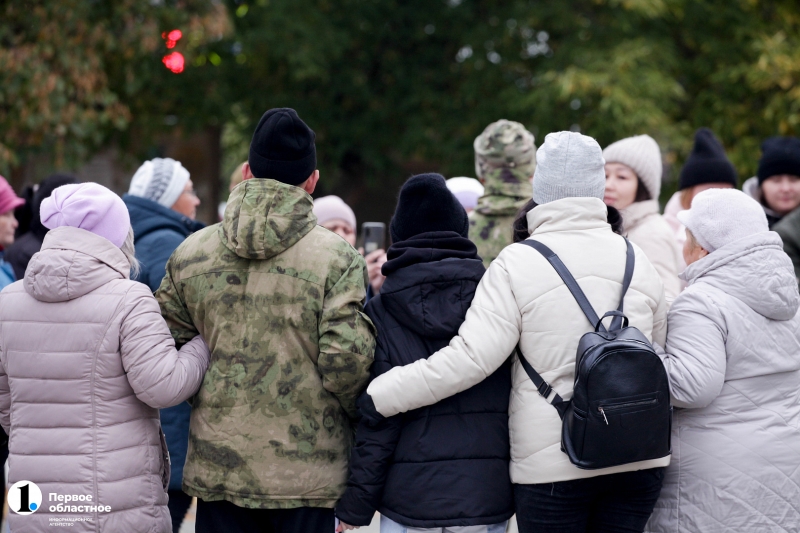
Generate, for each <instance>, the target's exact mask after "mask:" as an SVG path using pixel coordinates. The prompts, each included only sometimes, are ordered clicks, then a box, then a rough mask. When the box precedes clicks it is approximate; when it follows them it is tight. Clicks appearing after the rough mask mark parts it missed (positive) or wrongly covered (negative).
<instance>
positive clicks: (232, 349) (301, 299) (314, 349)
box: [156, 109, 375, 533]
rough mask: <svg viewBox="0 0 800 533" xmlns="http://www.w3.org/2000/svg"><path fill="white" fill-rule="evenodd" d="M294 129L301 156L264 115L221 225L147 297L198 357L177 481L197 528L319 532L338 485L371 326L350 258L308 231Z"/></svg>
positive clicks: (355, 257) (184, 254) (281, 122)
mask: <svg viewBox="0 0 800 533" xmlns="http://www.w3.org/2000/svg"><path fill="white" fill-rule="evenodd" d="M303 129H305V130H307V132H309V133H308V134H309V135H310V143H311V149H313V148H314V147H313V142H314V139H313V132H311V130H310V129H308V128H307V126H306V125H305V124H304V123H303V122H302V121H301V120H300V119H299V117H297V114H296V113H294V111H293V110H286V109H281V110H271V111H269V112H267V113H266V114H265V115H264V117H263V118H262V119H261V122H260V123H259V126H258V128H257V129H256V133H255V134H254V136H253V142H252V144H251V151H250V164H248V165H245V168H244V173H245V181H243V182H242V183H241V184H240V185H238V186H237V187H236V188H235V189H234V190H233V192H232V193H231V196H230V199H229V201H228V205H227V207H226V209H225V216H224V220H223V221H222V223H220V224H216V225H214V226H210V227H208V228H206V229H204V230H202V231H199V232H197V233H195V234H194V235H192V236H191V237H189V238H188V239H187V240H186V241H184V243H183V244H182V245H181V246H180V247H179V248H178V249H177V250H176V251H175V253H174V254H173V255H172V257H171V258H170V260H169V262H168V263H167V268H166V271H167V272H166V276H165V277H164V280H163V282H162V284H161V287H160V288H159V290H158V292H157V294H156V297H157V299H158V301H159V303H160V305H161V309H162V313H163V315H164V317H165V319H166V320H167V323H168V325H169V327H170V330H171V332H172V335H173V336H174V338H175V340H176V342H177V344H178V345H181V344H183V343H185V342H187V341H188V340H190V339H191V338H192V337H193V336H194V335H196V334H197V333H200V334H201V335H202V336H203V338H204V339H205V340H206V342H207V343H208V345H209V347H210V349H211V352H212V356H211V364H210V366H209V369H208V372H207V373H206V376H205V380H204V381H203V385H202V387H201V388H200V391H199V392H198V393H197V395H196V396H195V397H194V398H193V408H194V409H193V411H192V419H191V427H190V436H189V449H188V454H187V460H186V466H185V470H184V481H183V488H184V491H185V492H187V493H188V494H191V495H193V496H196V497H198V498H199V499H200V501H199V504H198V517H197V531H198V532H202V531H225V532H228V531H232V532H239V531H241V532H246V531H251V530H252V531H256V530H258V531H260V530H261V529H256V528H258V527H261V526H260V525H259V524H264V523H271V524H272V526H273V528H274V529H273V530H274V531H277V532H289V531H292V532H294V531H304V532H306V531H307V532H311V533H314V532H316V531H325V532H326V533H330V532H331V531H333V521H334V516H333V509H332V508H333V507H334V505H335V503H336V501H337V499H338V498H339V497H341V495H342V494H343V492H344V488H345V485H346V482H347V467H348V457H349V454H350V447H351V444H352V442H353V429H352V425H351V421H352V420H353V419H354V417H355V416H356V410H355V400H356V397H357V395H358V394H359V392H360V391H361V390H362V388H363V387H364V385H365V384H366V382H367V380H368V377H369V368H370V365H371V363H372V357H373V351H374V347H375V341H374V327H373V325H372V323H371V322H370V320H369V318H367V316H366V315H365V314H363V308H362V302H363V300H364V297H365V294H366V293H365V287H366V284H367V281H366V280H367V277H366V276H367V273H366V265H365V263H364V259H363V258H362V257H361V255H359V254H358V252H356V250H354V249H353V247H352V246H350V245H349V244H348V243H347V242H346V241H344V240H343V239H342V238H341V237H339V236H337V235H336V234H334V233H332V232H330V231H328V230H326V229H324V228H322V227H321V226H317V224H316V222H317V221H316V217H315V216H314V214H313V212H312V208H313V202H312V199H311V196H309V193H310V192H313V189H314V186H315V185H316V180H317V179H318V177H319V173H318V171H317V170H315V166H316V157H314V158H313V163H310V162H308V161H305V162H303V163H301V164H297V161H298V160H302V159H303V156H304V154H305V152H304V151H303V150H304V149H303V148H302V145H303V139H302V135H301V136H300V137H301V139H300V141H298V140H297V139H296V138H294V137H297V134H296V132H297V131H301V130H303ZM287 137H288V140H287ZM305 141H308V139H305ZM298 144H299V145H300V146H301V148H300V149H299V150H300V152H299V153H295V152H297V150H298V148H297V145H298ZM276 145H277V148H276ZM305 150H306V151H308V149H307V148H306V149H305ZM281 151H283V152H284V153H283V154H282V153H281ZM260 154H267V156H264V155H260ZM279 157H283V158H284V159H290V158H291V160H290V161H289V163H290V164H283V163H284V162H283V161H276V159H277V158H279ZM279 163H280V164H279ZM310 165H313V166H310ZM309 168H310V169H311V170H309ZM307 171H308V172H307ZM309 175H310V177H309V178H308V179H307V180H306V181H304V182H301V183H299V184H298V183H297V182H298V181H299V180H300V179H301V178H302V176H309ZM269 176H273V177H275V179H260V178H267V177H269ZM295 185H297V186H295ZM242 524H245V525H242ZM250 526H252V527H250Z"/></svg>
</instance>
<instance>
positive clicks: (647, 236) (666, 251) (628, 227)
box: [622, 200, 685, 302]
mask: <svg viewBox="0 0 800 533" xmlns="http://www.w3.org/2000/svg"><path fill="white" fill-rule="evenodd" d="M622 224H623V226H624V227H625V234H626V236H627V237H628V239H630V241H631V242H632V243H634V244H637V245H638V246H639V248H641V249H642V251H643V252H644V253H645V255H646V256H647V258H648V259H649V260H650V262H651V263H652V264H653V266H654V267H655V268H656V272H658V275H659V276H661V281H662V282H663V283H664V293H665V294H666V296H667V301H668V302H672V300H674V299H675V297H677V296H678V294H679V293H680V292H681V281H680V279H679V278H678V274H680V273H681V271H682V270H683V267H684V266H685V265H684V264H683V257H682V253H681V250H680V248H678V243H677V241H676V240H675V236H674V234H673V231H672V229H671V228H670V226H669V224H667V221H666V220H664V217H662V216H661V214H659V207H658V200H646V201H644V202H635V203H633V204H631V205H629V206H628V207H627V208H626V209H624V210H622Z"/></svg>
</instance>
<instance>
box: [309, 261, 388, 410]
mask: <svg viewBox="0 0 800 533" xmlns="http://www.w3.org/2000/svg"><path fill="white" fill-rule="evenodd" d="M354 256H355V257H354V258H353V260H352V261H351V262H350V265H349V266H348V267H347V268H346V269H345V271H344V272H343V273H342V275H341V277H340V278H339V279H338V280H335V282H334V284H333V286H332V287H331V289H330V290H328V292H326V293H325V299H324V301H323V304H322V314H321V316H320V320H319V351H320V353H319V359H318V361H317V368H318V370H319V373H320V375H321V376H322V385H323V387H325V390H327V391H329V392H331V393H332V394H334V395H335V396H336V398H337V399H338V400H339V403H340V404H341V405H342V408H344V410H345V412H347V414H348V416H350V417H351V418H352V419H353V420H355V419H356V398H357V397H358V394H359V393H360V392H361V390H362V389H363V388H364V386H365V385H366V384H367V381H368V380H369V369H370V365H371V364H372V358H373V353H374V351H375V326H373V324H372V321H371V320H370V319H369V318H368V317H367V315H366V314H364V310H363V306H362V302H363V301H364V297H365V295H366V289H365V287H366V285H367V266H366V263H364V258H363V257H361V255H357V254H355V253H354Z"/></svg>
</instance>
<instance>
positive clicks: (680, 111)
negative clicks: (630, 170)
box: [0, 0, 800, 217]
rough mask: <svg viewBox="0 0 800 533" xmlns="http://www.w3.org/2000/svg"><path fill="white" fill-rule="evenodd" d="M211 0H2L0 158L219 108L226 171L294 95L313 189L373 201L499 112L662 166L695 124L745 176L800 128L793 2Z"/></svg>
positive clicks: (186, 119) (451, 157) (387, 202)
mask: <svg viewBox="0 0 800 533" xmlns="http://www.w3.org/2000/svg"><path fill="white" fill-rule="evenodd" d="M221 1H223V0H182V1H177V0H155V1H154V0H151V1H149V2H135V1H132V0H120V1H118V2H114V3H107V2H99V1H77V0H63V1H61V2H45V1H38V2H23V3H18V2H13V3H7V4H6V7H4V8H2V9H3V10H4V13H3V14H2V15H3V20H4V24H3V25H0V44H2V48H0V72H3V74H2V76H3V80H2V84H0V167H2V165H3V162H5V164H6V165H8V164H9V162H11V164H17V163H19V162H20V160H21V158H24V154H25V153H26V150H29V149H33V148H39V149H41V147H44V149H45V150H51V151H53V152H54V153H56V154H60V155H58V157H67V155H68V154H75V156H76V157H77V158H81V157H85V155H86V154H87V153H90V152H91V150H92V149H93V148H94V147H96V146H99V145H101V144H102V143H104V142H107V141H108V140H109V139H110V138H112V137H114V136H116V137H115V138H122V139H127V141H128V142H129V146H130V149H131V150H139V151H141V150H142V149H143V146H145V147H146V145H147V142H148V139H151V138H153V137H154V136H155V135H157V134H158V132H159V131H163V130H164V129H165V128H168V127H171V126H170V124H176V123H177V125H179V126H182V127H185V128H187V129H192V128H198V127H203V126H206V125H209V124H212V125H216V126H222V125H223V124H224V126H225V127H224V134H223V147H224V149H225V151H226V154H227V159H226V164H225V165H224V168H223V169H221V171H222V174H224V175H227V173H228V172H230V171H231V170H232V167H233V166H234V165H235V164H236V163H238V162H240V161H241V159H242V158H243V157H245V156H246V153H247V144H248V142H249V138H250V135H251V134H252V131H253V128H254V127H255V124H256V123H257V121H258V119H259V118H260V116H261V114H262V113H263V112H264V111H265V110H266V109H269V108H270V107H276V106H290V107H294V108H296V109H297V110H298V112H299V113H300V115H301V116H302V117H303V118H304V119H305V120H306V121H307V122H308V123H309V124H310V125H311V126H312V127H313V128H314V129H315V130H316V131H317V134H318V152H319V161H320V169H321V171H322V174H323V180H322V181H321V185H322V192H332V191H336V192H338V193H339V194H343V195H345V196H346V197H347V199H348V200H349V201H351V202H352V203H354V204H356V206H357V208H358V211H359V214H360V215H364V214H366V215H368V216H376V217H378V216H384V213H385V212H386V211H387V210H389V209H391V207H392V204H393V201H394V197H395V195H394V192H395V190H396V188H397V187H398V186H399V184H400V183H401V182H402V181H403V180H404V179H405V178H406V177H407V176H408V175H409V174H411V173H413V172H418V171H424V170H434V171H440V172H442V173H444V174H445V175H447V176H452V175H472V174H473V173H474V170H473V155H472V141H473V139H474V138H475V137H476V136H477V135H478V134H479V133H480V132H481V130H482V129H483V128H484V127H485V126H486V125H487V124H488V123H489V122H491V121H493V120H496V119H498V118H508V119H512V120H517V121H520V122H523V123H524V124H525V125H526V126H528V127H529V129H531V130H532V131H533V132H534V134H535V135H536V136H537V143H539V144H541V142H542V141H543V140H544V139H543V137H544V135H545V134H547V133H548V132H551V131H557V130H563V129H570V128H572V129H579V130H580V131H582V132H584V133H586V134H588V135H592V136H594V137H596V138H597V139H598V141H599V142H600V143H601V144H602V145H606V144H608V143H610V142H613V141H614V140H616V139H619V138H622V137H624V136H629V135H634V134H639V133H649V134H651V135H653V136H654V137H655V138H656V139H657V140H658V141H659V142H660V144H661V147H662V150H663V151H664V153H665V156H666V161H667V162H668V163H670V164H671V165H672V176H673V177H674V176H675V175H676V172H677V170H678V169H679V167H680V164H681V162H682V161H683V158H684V157H685V155H686V154H687V153H688V151H689V149H690V147H691V140H692V139H691V134H692V132H693V131H694V130H695V129H696V128H698V127H700V126H709V127H711V128H712V129H713V130H714V131H715V132H716V133H717V134H718V135H719V136H720V138H721V139H722V140H723V143H724V144H725V145H726V147H727V148H728V151H729V154H730V156H731V158H732V160H733V161H734V163H735V164H736V166H737V168H738V169H739V172H740V175H741V177H742V178H745V177H747V176H748V175H750V174H751V173H752V172H753V171H754V170H755V167H756V163H757V160H758V157H759V144H760V142H761V141H762V140H763V139H764V138H766V137H768V136H771V135H778V134H781V135H798V134H800V83H799V81H800V10H798V9H797V2H796V0H562V1H559V2H545V1H542V0H225V3H224V4H220V3H218V2H221ZM178 25H181V27H183V28H194V29H192V30H191V31H189V32H188V33H187V36H188V35H192V37H187V39H186V40H185V41H183V42H182V43H181V44H180V45H179V46H182V47H183V48H182V50H183V52H184V53H185V54H186V56H187V68H186V71H185V72H184V73H182V74H180V75H173V74H171V73H169V72H168V71H166V69H164V67H163V65H161V63H160V55H161V54H162V53H163V41H162V40H161V37H160V35H161V32H162V31H164V30H166V29H170V28H172V27H178ZM120 131H126V132H127V133H125V134H120ZM137 142H138V144H136V143H137ZM0 170H2V169H1V168H0Z"/></svg>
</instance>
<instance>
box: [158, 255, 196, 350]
mask: <svg viewBox="0 0 800 533" xmlns="http://www.w3.org/2000/svg"><path fill="white" fill-rule="evenodd" d="M174 258H175V255H174V254H173V256H172V257H170V258H169V260H168V261H167V266H166V274H165V275H164V279H162V280H161V286H160V287H159V288H158V290H157V291H156V294H155V296H156V300H158V305H159V307H161V316H163V317H164V320H165V321H166V322H167V326H168V327H169V332H170V333H171V334H172V338H173V339H175V346H176V347H178V348H180V347H181V346H183V345H184V344H186V343H187V342H189V341H190V340H192V339H193V338H194V337H195V335H198V334H199V333H200V332H199V331H197V328H195V326H194V321H193V320H192V317H191V316H190V315H189V310H188V309H187V308H186V304H185V303H184V301H183V293H182V291H181V288H180V286H179V285H178V284H176V283H175V278H174V263H173V259H174Z"/></svg>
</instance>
